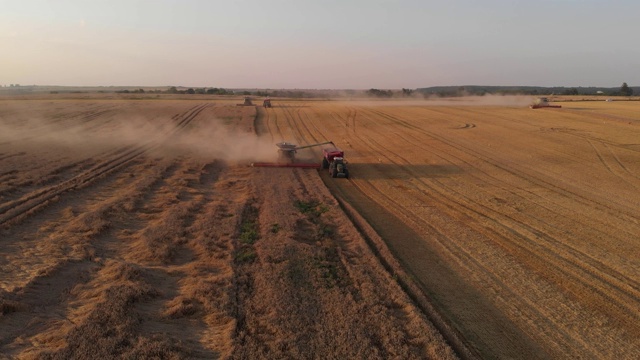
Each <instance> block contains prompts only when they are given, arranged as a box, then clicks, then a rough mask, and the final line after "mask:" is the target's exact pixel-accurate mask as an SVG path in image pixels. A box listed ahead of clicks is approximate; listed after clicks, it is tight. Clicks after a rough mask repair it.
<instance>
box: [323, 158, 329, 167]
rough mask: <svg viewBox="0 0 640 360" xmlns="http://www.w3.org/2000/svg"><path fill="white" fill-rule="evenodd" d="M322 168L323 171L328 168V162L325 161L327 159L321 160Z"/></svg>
mask: <svg viewBox="0 0 640 360" xmlns="http://www.w3.org/2000/svg"><path fill="white" fill-rule="evenodd" d="M322 168H323V169H328V168H329V161H328V160H327V158H322Z"/></svg>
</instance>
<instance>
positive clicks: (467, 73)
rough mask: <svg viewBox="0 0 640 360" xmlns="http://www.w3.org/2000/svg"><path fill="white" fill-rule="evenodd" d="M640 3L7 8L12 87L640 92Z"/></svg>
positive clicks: (0, 60)
mask: <svg viewBox="0 0 640 360" xmlns="http://www.w3.org/2000/svg"><path fill="white" fill-rule="evenodd" d="M638 14H640V1H638V0H609V1H605V0H600V1H595V0H529V1H519V0H511V1H509V0H482V1H480V0H477V1H473V0H449V1H445V0H439V1H431V0H396V1H394V0H366V1H364V0H340V1H338V0H314V1H306V0H270V1H265V0H225V1H217V0H208V1H204V0H203V1H199V0H182V1H177V0H156V1H142V0H139V1H138V0H126V1H121V0H107V1H102V0H50V1H45V0H21V1H16V0H0V85H4V86H6V85H8V84H21V85H68V86H170V85H172V86H189V87H222V88H228V89H233V88H267V89H369V88H378V89H400V88H410V89H414V88H419V87H429V86H445V85H455V86H462V85H529V86H605V87H618V86H620V85H622V83H623V82H626V83H628V84H629V85H630V86H640V46H638V44H640V21H638V16H639V15H638Z"/></svg>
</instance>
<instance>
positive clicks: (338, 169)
mask: <svg viewBox="0 0 640 360" xmlns="http://www.w3.org/2000/svg"><path fill="white" fill-rule="evenodd" d="M328 144H331V145H333V147H331V148H324V149H322V162H321V163H298V162H295V154H296V153H297V152H298V150H301V149H306V148H310V147H314V146H322V145H328ZM276 146H277V147H278V154H279V161H278V162H275V163H268V162H258V163H252V164H251V166H253V167H289V168H291V167H295V168H306V169H320V168H322V169H329V174H330V175H331V176H332V177H334V178H335V177H341V178H348V177H349V171H348V170H347V165H346V160H344V151H342V150H340V149H338V148H337V147H336V146H335V144H334V143H333V142H332V141H325V142H322V143H317V144H310V145H304V146H298V145H296V144H292V143H288V142H280V143H277V144H276Z"/></svg>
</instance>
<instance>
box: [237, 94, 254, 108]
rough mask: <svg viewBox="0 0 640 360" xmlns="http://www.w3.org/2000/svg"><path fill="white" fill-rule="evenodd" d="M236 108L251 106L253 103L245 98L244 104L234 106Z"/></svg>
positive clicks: (248, 98)
mask: <svg viewBox="0 0 640 360" xmlns="http://www.w3.org/2000/svg"><path fill="white" fill-rule="evenodd" d="M236 106H253V102H252V101H251V98H250V97H248V96H247V97H245V98H244V102H243V103H242V104H236Z"/></svg>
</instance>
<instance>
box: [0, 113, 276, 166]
mask: <svg viewBox="0 0 640 360" xmlns="http://www.w3.org/2000/svg"><path fill="white" fill-rule="evenodd" d="M243 130H244V131H243ZM136 146H145V147H146V148H147V150H148V151H150V152H151V153H152V154H155V155H161V156H165V157H171V156H193V157H198V158H202V159H217V160H223V161H227V162H232V163H241V162H250V161H270V160H273V159H274V158H275V157H276V151H275V146H274V144H272V143H271V142H268V141H266V140H263V139H261V138H258V137H257V136H256V135H255V134H254V133H253V132H249V131H247V130H246V129H233V128H231V129H230V128H229V127H227V126H225V124H224V123H223V122H222V121H218V120H215V119H208V120H207V121H206V122H204V121H200V122H196V123H195V124H189V125H187V126H185V127H184V128H178V127H176V125H175V123H174V122H172V121H171V120H170V119H165V120H161V119H153V121H152V120H150V119H148V118H145V117H142V116H138V117H135V116H134V117H126V118H117V119H110V120H108V121H104V122H103V123H102V124H100V125H96V124H78V123H74V124H65V123H64V122H52V121H51V119H42V118H38V117H37V116H29V115H24V114H23V115H22V116H18V117H15V116H12V117H11V118H10V119H8V118H3V117H2V116H0V153H3V152H17V151H27V150H28V151H33V150H40V151H43V152H46V151H51V152H54V151H55V152H60V151H64V152H66V153H69V154H77V155H82V156H83V157H86V156H92V155H96V154H99V153H102V152H106V151H114V150H117V149H122V148H125V147H136Z"/></svg>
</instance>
